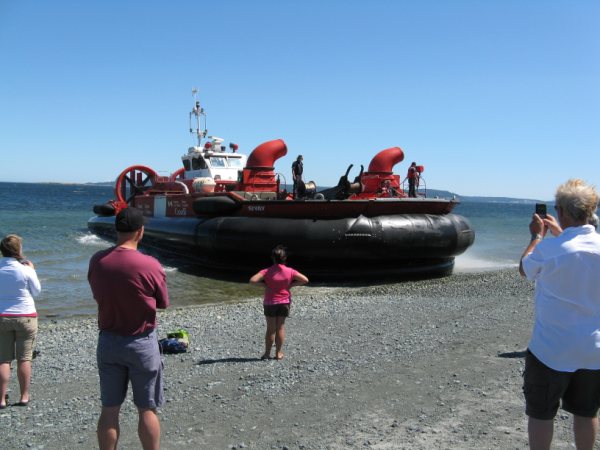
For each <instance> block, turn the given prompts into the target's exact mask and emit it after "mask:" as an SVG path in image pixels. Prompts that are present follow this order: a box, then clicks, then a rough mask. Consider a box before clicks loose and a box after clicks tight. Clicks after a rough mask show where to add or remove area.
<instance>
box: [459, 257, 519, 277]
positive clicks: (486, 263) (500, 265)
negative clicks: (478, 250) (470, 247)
mask: <svg viewBox="0 0 600 450" xmlns="http://www.w3.org/2000/svg"><path fill="white" fill-rule="evenodd" d="M518 266H519V264H518V263H516V262H514V261H492V260H489V259H483V258H478V257H476V256H471V255H460V256H457V257H456V259H455V260H454V272H455V273H477V272H492V271H494V270H501V269H508V268H516V267H518Z"/></svg>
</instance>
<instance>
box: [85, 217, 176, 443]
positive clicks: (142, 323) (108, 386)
mask: <svg viewBox="0 0 600 450" xmlns="http://www.w3.org/2000/svg"><path fill="white" fill-rule="evenodd" d="M115 227H116V230H117V245H116V246H115V247H112V248H109V249H107V250H102V251H100V252H98V253H96V254H95V255H94V256H92V259H91V260H90V267H89V272H88V281H89V283H90V286H91V288H92V293H93V294H94V299H95V300H96V303H98V327H99V328H100V335H99V337H98V347H97V352H96V356H97V361H98V372H99V374H100V400H101V402H102V412H101V414H100V419H99V420H98V430H97V431H98V443H99V444H100V449H101V450H104V449H115V448H117V443H118V440H119V411H120V409H121V405H122V404H123V401H124V400H125V395H126V394H127V386H128V384H129V381H131V388H132V391H133V403H134V404H135V406H136V407H137V409H138V416H139V419H138V435H139V438H140V441H141V443H142V447H143V448H144V450H149V449H158V448H159V447H160V421H159V419H158V415H157V413H156V409H157V408H158V407H159V406H161V405H162V404H163V373H162V370H163V363H162V357H161V355H160V351H159V347H158V338H157V336H156V309H157V308H159V309H164V308H166V307H168V306H169V295H168V292H167V283H166V276H165V271H164V270H163V268H162V267H161V265H160V263H159V262H158V261H157V260H156V259H154V258H152V257H151V256H147V255H144V254H142V253H140V252H139V251H138V250H137V247H138V244H139V242H140V241H141V240H142V237H143V235H144V216H143V214H142V211H141V210H139V209H136V208H132V207H130V208H126V209H124V210H122V211H121V212H119V214H117V217H116V220H115Z"/></svg>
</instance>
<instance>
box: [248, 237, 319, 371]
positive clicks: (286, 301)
mask: <svg viewBox="0 0 600 450" xmlns="http://www.w3.org/2000/svg"><path fill="white" fill-rule="evenodd" d="M271 259H272V260H273V265H272V266H271V267H268V268H266V269H263V270H261V271H260V272H258V273H257V274H256V275H254V276H253V277H252V278H250V283H251V284H264V286H265V296H264V300H263V309H264V313H265V318H266V320H267V331H266V333H265V353H264V354H263V355H262V356H261V359H269V358H270V357H271V348H272V347H273V342H274V343H275V359H277V360H280V359H283V353H282V352H281V348H282V347H283V341H285V327H284V325H285V318H286V317H287V316H288V315H289V313H290V302H291V294H290V288H292V287H294V286H300V285H302V284H306V283H308V278H306V276H304V275H303V274H301V273H300V272H298V271H297V270H295V269H292V268H291V267H288V266H286V265H285V262H286V261H287V252H286V249H285V247H284V246H283V245H278V246H277V247H275V248H274V249H273V251H272V253H271Z"/></svg>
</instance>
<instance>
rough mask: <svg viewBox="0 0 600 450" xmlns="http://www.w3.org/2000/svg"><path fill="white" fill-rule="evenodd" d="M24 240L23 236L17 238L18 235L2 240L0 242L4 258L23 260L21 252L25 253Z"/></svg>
mask: <svg viewBox="0 0 600 450" xmlns="http://www.w3.org/2000/svg"><path fill="white" fill-rule="evenodd" d="M22 243H23V239H22V238H21V236H17V235H16V234H9V235H7V236H5V237H4V239H2V242H0V252H2V256H4V257H5V258H16V259H21V258H23V255H22V254H21V252H22V251H23V250H22V249H23V247H22V246H23V244H22Z"/></svg>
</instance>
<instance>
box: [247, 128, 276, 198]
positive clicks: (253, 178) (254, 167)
mask: <svg viewBox="0 0 600 450" xmlns="http://www.w3.org/2000/svg"><path fill="white" fill-rule="evenodd" d="M286 154H287V145H285V142H283V140H282V139H275V140H273V141H268V142H264V143H262V144H260V145H259V146H258V147H256V148H255V149H254V150H253V151H252V153H250V156H249V157H248V161H247V162H246V167H245V168H244V171H243V174H242V182H241V186H240V190H243V191H246V192H251V191H269V192H276V191H277V190H278V186H277V181H276V179H275V172H274V168H275V161H276V160H278V159H279V158H281V157H282V156H285V155H286Z"/></svg>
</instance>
